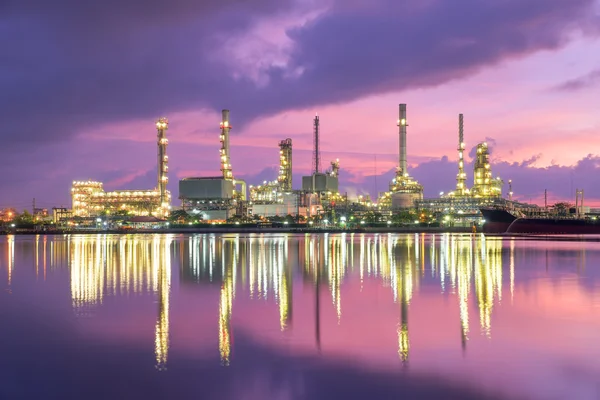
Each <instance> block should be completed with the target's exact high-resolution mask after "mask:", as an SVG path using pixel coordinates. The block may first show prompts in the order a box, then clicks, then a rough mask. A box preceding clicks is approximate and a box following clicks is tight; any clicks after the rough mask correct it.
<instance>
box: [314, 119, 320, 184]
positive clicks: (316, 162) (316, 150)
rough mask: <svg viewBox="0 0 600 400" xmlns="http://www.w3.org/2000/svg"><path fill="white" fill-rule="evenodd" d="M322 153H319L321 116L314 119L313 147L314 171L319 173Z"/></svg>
mask: <svg viewBox="0 0 600 400" xmlns="http://www.w3.org/2000/svg"><path fill="white" fill-rule="evenodd" d="M320 163H321V155H320V154H319V116H318V115H315V119H314V149H313V173H315V174H318V173H319V172H320V169H321V166H320Z"/></svg>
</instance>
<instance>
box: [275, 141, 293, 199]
mask: <svg viewBox="0 0 600 400" xmlns="http://www.w3.org/2000/svg"><path fill="white" fill-rule="evenodd" d="M277 183H279V187H280V188H281V190H282V191H284V192H291V191H292V139H290V138H287V139H285V140H282V141H281V142H279V177H278V178H277Z"/></svg>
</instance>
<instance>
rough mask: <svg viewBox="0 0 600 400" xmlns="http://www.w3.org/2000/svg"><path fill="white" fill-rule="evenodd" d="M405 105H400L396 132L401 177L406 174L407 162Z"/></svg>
mask: <svg viewBox="0 0 600 400" xmlns="http://www.w3.org/2000/svg"><path fill="white" fill-rule="evenodd" d="M407 126H408V125H407V123H406V104H400V110H399V113H398V130H399V134H400V149H399V156H400V160H399V163H398V167H399V168H400V172H401V174H402V176H404V175H405V174H406V173H407V172H408V167H407V161H406V127H407Z"/></svg>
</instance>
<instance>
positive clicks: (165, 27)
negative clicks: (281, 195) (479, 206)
mask: <svg viewBox="0 0 600 400" xmlns="http://www.w3.org/2000/svg"><path fill="white" fill-rule="evenodd" d="M50 3H51V4H50ZM0 45H1V48H2V49H3V50H2V52H0V93H2V95H1V96H0V118H1V120H2V121H3V129H2V130H1V131H0V132H1V133H0V135H1V138H2V143H3V145H2V147H1V148H0V152H1V154H2V157H3V159H4V163H3V166H2V169H1V170H0V171H1V172H2V174H1V177H0V207H8V206H13V207H17V208H20V209H23V208H28V209H30V208H31V204H32V200H33V198H35V199H36V204H37V206H39V207H53V206H70V202H71V201H70V186H71V183H72V181H73V180H84V179H93V180H99V181H102V182H104V187H105V189H106V190H118V189H152V188H154V187H155V186H156V168H157V167H156V129H155V125H154V123H155V121H156V120H157V119H158V118H160V117H163V116H165V117H167V118H169V131H168V137H169V148H168V154H169V163H170V164H169V167H170V182H169V189H170V190H171V192H172V194H173V198H174V205H175V206H178V205H179V200H177V197H178V189H177V183H178V180H179V179H181V178H184V177H190V176H216V175H219V146H220V145H219V122H220V111H221V110H222V109H229V110H231V124H232V126H233V130H232V133H231V135H232V136H231V140H230V141H231V164H232V167H233V173H234V176H235V177H236V178H240V179H245V180H246V181H247V182H248V183H249V184H256V183H259V182H262V181H263V180H273V179H275V178H276V176H277V169H278V147H277V144H278V142H279V141H280V140H282V139H285V138H291V139H292V140H293V148H294V153H293V160H294V161H293V164H294V187H295V188H298V187H299V186H300V176H302V175H306V174H309V173H310V169H311V157H312V150H311V148H312V119H313V118H314V115H315V113H318V115H319V117H320V121H321V148H322V163H323V165H328V164H329V161H330V160H334V159H336V158H339V159H340V164H341V175H340V189H341V191H342V192H345V193H348V195H349V196H350V197H352V196H355V195H358V194H371V195H375V193H377V192H380V191H383V190H386V188H387V185H388V184H389V181H390V180H391V178H392V177H393V175H394V171H395V167H396V165H397V164H398V131H397V127H396V120H397V119H398V104H399V103H406V104H407V121H408V124H409V127H408V161H409V172H410V174H411V175H412V176H414V177H415V178H416V179H417V180H418V181H419V182H420V183H422V184H423V186H424V189H425V196H426V197H435V196H437V195H439V193H440V192H447V191H450V190H452V189H453V188H454V187H455V185H456V173H457V169H458V167H457V152H456V147H457V144H458V143H457V142H458V134H457V130H458V128H457V126H458V114H459V113H462V114H464V118H465V142H466V147H467V150H471V149H472V148H474V147H475V146H476V145H477V143H479V142H482V141H487V142H488V144H489V145H490V149H491V160H492V171H493V174H494V176H500V177H501V178H503V179H504V180H505V181H508V179H511V180H512V182H513V186H512V189H513V192H514V193H515V195H514V196H515V198H516V199H519V200H523V201H533V202H538V203H539V202H543V195H544V190H547V191H548V200H549V202H551V203H552V202H556V201H561V200H569V201H571V202H573V201H574V197H575V190H576V189H584V191H585V199H586V200H585V201H586V204H587V205H598V206H600V185H599V184H598V183H600V178H598V177H599V176H600V174H599V173H600V135H599V133H600V113H598V111H597V110H598V96H597V94H598V93H599V89H600V1H598V0H490V1H480V0H454V1H452V2H449V1H444V0H426V1H423V0H370V1H359V0H325V1H316V0H254V1H252V2H248V1H243V0H203V1H201V2H199V1H195V0H171V1H165V0H119V1H117V0H105V1H103V2H94V3H89V2H81V1H78V0H77V1H76V0H56V1H53V2H47V1H45V0H4V1H3V2H1V3H0ZM469 152H470V153H471V151H469ZM466 168H467V176H468V179H469V182H472V160H471V158H470V157H467V166H466ZM504 192H505V193H507V192H508V185H506V186H505V189H504Z"/></svg>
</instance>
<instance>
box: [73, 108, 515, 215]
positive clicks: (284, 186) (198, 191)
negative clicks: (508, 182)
mask: <svg viewBox="0 0 600 400" xmlns="http://www.w3.org/2000/svg"><path fill="white" fill-rule="evenodd" d="M396 126H397V129H398V159H397V160H398V163H397V167H396V173H395V176H394V178H393V179H392V181H391V182H390V183H389V188H388V190H387V191H386V192H383V193H380V194H379V195H378V198H377V201H376V202H370V201H369V200H368V199H367V200H365V199H363V198H359V199H348V197H347V195H346V194H344V193H341V192H340V185H339V174H340V161H339V159H335V160H332V161H331V162H330V163H329V168H328V169H325V168H324V167H323V162H322V160H321V137H322V134H323V132H322V126H321V119H320V117H319V115H315V117H314V119H313V121H312V143H313V148H312V166H311V174H310V175H306V176H302V177H301V187H300V188H299V189H294V188H293V186H292V172H293V144H292V139H291V138H285V139H281V140H280V141H279V142H278V146H277V150H278V161H279V162H278V172H277V174H276V176H273V179H272V180H270V181H263V182H262V183H261V184H258V185H250V186H249V187H247V186H246V182H245V181H244V180H243V179H240V178H239V177H236V176H238V175H239V174H238V173H236V171H235V170H234V169H233V166H232V165H233V163H232V159H231V152H230V144H231V137H230V132H231V129H232V124H231V120H230V111H229V110H227V109H224V110H222V112H221V121H220V124H219V144H220V146H219V148H218V154H219V166H220V175H215V176H191V177H184V178H182V179H180V180H179V182H178V189H179V193H178V199H179V200H180V201H181V203H180V205H175V206H174V207H173V209H176V210H179V212H183V213H184V214H185V215H187V216H190V217H192V218H195V219H196V221H204V222H212V223H225V222H228V221H231V220H232V218H237V220H240V221H250V220H256V221H260V220H264V219H265V218H272V217H286V216H290V217H292V218H294V221H295V222H302V221H304V222H307V221H309V222H311V223H312V220H313V219H316V220H319V221H325V223H327V222H328V217H332V218H331V219H335V218H336V217H337V216H340V218H345V217H344V215H345V214H347V213H348V212H349V211H352V212H354V213H358V214H364V213H368V212H373V211H376V212H378V213H380V214H381V215H383V216H387V217H386V218H388V219H389V217H391V216H392V215H394V213H397V212H398V211H401V210H404V211H406V210H419V212H420V213H422V215H427V216H429V217H432V216H433V215H436V216H439V215H440V214H443V215H446V216H448V215H452V216H453V220H454V221H461V220H462V222H465V223H473V222H476V220H477V219H480V218H481V215H480V213H479V208H480V207H481V206H486V205H494V204H505V203H506V202H507V200H505V199H504V198H503V196H502V190H503V185H504V182H503V181H502V180H501V179H500V178H499V177H494V176H493V175H492V168H491V164H490V154H489V149H488V145H487V143H486V142H482V143H479V144H477V146H476V154H475V157H474V162H473V185H472V187H471V188H469V187H468V185H467V181H468V178H467V172H466V171H465V155H464V151H465V141H464V117H463V114H459V117H458V146H457V152H458V173H457V175H456V184H455V188H454V189H453V190H451V191H449V192H447V193H446V194H444V193H443V192H442V193H441V194H440V197H436V198H424V196H423V186H422V185H421V184H420V183H419V182H418V181H417V180H416V179H415V178H414V177H412V176H411V174H410V172H409V164H408V157H407V154H408V146H407V143H408V141H407V128H408V126H409V124H408V117H407V105H406V104H399V106H398V118H397V121H396ZM168 127H169V124H168V120H167V119H166V118H160V119H159V120H158V121H157V122H156V129H157V150H158V152H157V154H158V158H157V183H156V187H155V188H153V189H149V190H148V189H144V190H139V189H137V190H117V191H112V192H105V191H104V188H103V183H102V182H98V181H94V180H84V181H74V182H73V185H72V188H71V195H72V201H73V205H72V210H71V213H70V214H69V215H71V216H73V217H82V218H86V217H87V218H94V217H97V216H101V215H119V214H121V215H129V216H138V217H147V218H157V219H162V220H164V219H165V218H166V217H168V216H169V214H170V212H171V210H172V205H171V194H170V193H169V191H168V190H167V183H168V161H169V158H168V155H167V145H168V139H167V137H166V133H167V130H168ZM215 142H216V141H215ZM273 147H274V149H275V146H273ZM216 150H217V148H216V146H215V154H216V153H217V151H216ZM276 154H277V153H275V151H274V152H273V158H274V159H275V157H276ZM215 158H216V157H215ZM509 197H510V198H512V189H511V192H510V194H509ZM340 220H341V219H338V221H340ZM341 221H344V220H341ZM421 222H423V220H421Z"/></svg>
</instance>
